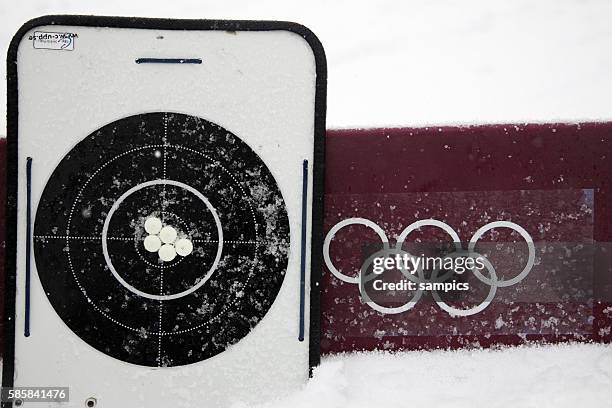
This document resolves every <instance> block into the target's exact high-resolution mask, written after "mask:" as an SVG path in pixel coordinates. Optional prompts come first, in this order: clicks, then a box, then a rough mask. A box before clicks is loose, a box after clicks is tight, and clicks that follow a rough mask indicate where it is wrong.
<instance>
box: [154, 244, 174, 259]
mask: <svg viewBox="0 0 612 408" xmlns="http://www.w3.org/2000/svg"><path fill="white" fill-rule="evenodd" d="M158 253H159V258H160V259H161V260H162V261H164V262H170V261H171V260H173V259H174V258H176V251H175V250H174V245H170V244H165V245H162V246H161V248H159V252H158Z"/></svg>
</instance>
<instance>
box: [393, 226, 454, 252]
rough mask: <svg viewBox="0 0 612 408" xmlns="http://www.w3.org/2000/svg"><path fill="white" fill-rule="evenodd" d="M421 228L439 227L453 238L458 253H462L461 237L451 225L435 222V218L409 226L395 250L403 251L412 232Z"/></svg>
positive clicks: (400, 236) (398, 240) (399, 237)
mask: <svg viewBox="0 0 612 408" xmlns="http://www.w3.org/2000/svg"><path fill="white" fill-rule="evenodd" d="M421 227H438V228H440V229H442V230H443V231H444V232H446V233H447V234H448V235H450V236H451V238H452V239H453V242H454V244H455V248H456V249H457V251H460V250H461V249H462V248H461V239H460V238H459V235H458V234H457V232H456V231H455V230H454V229H453V227H451V226H450V225H448V224H446V223H445V222H442V221H439V220H435V219H433V218H428V219H425V220H418V221H415V222H413V223H412V224H410V225H409V226H407V227H406V228H404V230H403V231H402V232H401V233H400V235H399V236H398V237H397V242H396V243H395V248H396V249H402V245H404V241H405V240H406V237H408V235H409V234H410V233H411V232H412V231H414V230H416V229H419V228H421Z"/></svg>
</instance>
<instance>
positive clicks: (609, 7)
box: [0, 0, 612, 408]
mask: <svg viewBox="0 0 612 408" xmlns="http://www.w3.org/2000/svg"><path fill="white" fill-rule="evenodd" d="M66 13H79V14H99V15H128V16H134V15H135V16H148V17H179V18H180V17H183V18H234V19H237V18H238V19H279V20H293V21H297V22H300V23H303V24H305V25H307V26H308V27H310V28H311V29H312V30H313V31H314V32H315V33H316V34H317V35H318V36H319V38H320V39H321V41H322V42H323V44H324V46H325V48H326V52H327V58H328V65H329V88H328V126H329V127H351V126H359V127H369V126H381V125H420V124H425V123H429V124H452V123H483V122H512V121H520V122H523V121H539V122H541V121H557V120H561V121H577V120H597V119H612V110H611V109H610V106H612V75H611V74H610V73H611V72H612V47H610V44H611V43H612V24H610V20H611V17H612V2H610V1H607V0H583V1H578V0H540V1H537V2H534V1H531V0H506V1H499V0H470V1H459V0H453V1H451V0H439V1H436V2H431V1H427V0H418V1H397V0H377V1H369V2H365V1H356V0H342V1H335V2H328V1H323V0H310V1H302V2H289V1H283V0H260V1H257V2H247V1H240V2H237V1H229V0H228V1H224V2H219V1H205V0H174V1H172V2H167V1H161V0H157V1H152V0H151V1H145V0H133V1H124V0H21V1H16V0H3V1H1V2H0V49H2V50H6V48H7V47H8V43H9V41H10V38H11V37H12V35H13V33H14V32H15V31H17V29H18V28H19V26H20V25H21V24H22V23H23V22H25V21H26V20H28V19H30V18H32V17H36V16H39V15H43V14H66ZM77 46H78V45H77ZM4 74H5V71H4V65H3V64H1V65H0V76H4ZM5 91H6V88H5V84H4V83H3V82H2V84H1V85H0V96H2V97H3V98H4V94H5ZM4 116H5V115H4V107H2V108H0V129H3V128H4V127H5V122H4ZM2 133H4V132H3V131H2V130H0V134H2ZM611 382H612V347H609V346H601V345H564V346H547V347H535V348H530V347H522V348H518V349H512V348H509V349H505V350H497V351H490V350H482V351H458V352H445V351H440V352H423V353H421V352H410V353H399V354H395V355H388V354H376V353H367V354H356V355H350V356H337V357H328V358H325V359H324V362H323V364H322V366H321V367H320V368H319V369H318V370H317V372H316V374H315V377H314V379H312V380H311V381H310V382H309V383H308V384H307V385H306V386H305V388H304V389H303V390H301V391H300V392H297V393H295V394H293V395H291V396H289V397H287V398H285V399H282V400H279V401H275V402H270V403H268V404H266V405H264V406H263V407H287V406H292V407H293V408H299V407H311V406H317V407H321V408H324V407H341V406H342V407H344V406H350V407H373V406H381V407H389V406H402V407H406V406H416V407H418V406H427V407H451V408H461V407H470V408H472V407H481V406H482V407H537V408H544V407H555V408H561V407H603V406H606V404H607V401H606V398H605V397H606V396H607V395H608V394H609V390H610V389H611V385H612V384H611ZM263 407H262V408H263Z"/></svg>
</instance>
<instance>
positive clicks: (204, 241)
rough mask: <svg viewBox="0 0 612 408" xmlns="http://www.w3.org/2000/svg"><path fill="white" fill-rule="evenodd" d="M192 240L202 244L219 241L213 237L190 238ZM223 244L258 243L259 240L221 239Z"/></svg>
mask: <svg viewBox="0 0 612 408" xmlns="http://www.w3.org/2000/svg"><path fill="white" fill-rule="evenodd" d="M192 241H193V242H199V243H203V244H218V243H219V241H217V240H214V239H192ZM223 243H224V244H248V245H255V244H258V243H259V241H226V240H223Z"/></svg>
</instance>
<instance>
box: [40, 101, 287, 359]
mask: <svg viewBox="0 0 612 408" xmlns="http://www.w3.org/2000/svg"><path fill="white" fill-rule="evenodd" d="M34 255H35V260H36V267H37V270H38V274H39V276H40V280H41V282H42V285H43V287H44V289H45V292H46V294H47V297H48V298H49V301H50V302H51V304H52V306H53V307H54V309H55V310H56V312H57V313H58V314H59V316H60V317H61V318H62V320H63V321H64V322H65V323H66V325H68V327H69V328H70V329H71V330H72V331H73V332H74V333H75V334H76V335H77V336H79V337H80V338H81V339H83V340H84V341H85V342H87V343H88V344H90V345H91V346H93V347H95V348H96V349H98V350H100V351H102V352H103V353H105V354H107V355H109V356H112V357H115V358H117V359H120V360H123V361H126V362H129V363H134V364H139V365H144V366H178V365H184V364H190V363H194V362H197V361H201V360H205V359H207V358H210V357H212V356H214V355H216V354H218V353H221V352H223V351H224V350H225V349H226V348H227V347H228V346H231V345H232V344H234V343H236V342H237V341H239V340H240V339H242V338H243V337H245V336H246V335H247V334H248V333H249V332H250V331H251V330H252V329H253V327H254V326H255V325H256V324H257V323H258V322H259V321H260V320H261V319H262V318H263V317H264V315H265V314H266V313H267V311H268V310H269V309H270V307H271V305H272V303H273V302H274V299H275V298H276V296H277V294H278V292H279V290H280V287H281V285H282V282H283V278H284V275H285V271H286V268H287V262H288V255H289V220H288V217H287V211H286V208H285V203H284V200H283V197H282V194H281V192H280V190H279V188H278V186H277V184H276V181H275V180H274V177H273V176H272V174H271V173H270V170H269V169H268V168H267V167H266V165H265V163H264V162H263V161H262V160H261V158H260V157H259V156H258V155H257V154H256V153H255V152H254V151H253V150H252V149H251V148H250V147H249V146H248V145H247V144H246V143H245V142H243V141H242V140H241V139H240V138H238V137H237V136H236V135H234V134H232V133H230V132H228V131H227V130H225V129H223V128H222V127H220V126H218V125H216V124H214V123H211V122H209V121H206V120H204V119H201V118H198V117H194V116H188V115H184V114H177V113H166V112H156V113H147V114H142V115H135V116H130V117H126V118H123V119H120V120H118V121H116V122H113V123H111V124H109V125H106V126H104V127H102V128H101V129H99V130H97V131H95V132H94V133H92V134H90V135H89V136H87V137H86V138H85V139H83V140H82V141H81V142H79V143H78V144H77V145H76V146H75V147H74V148H73V149H72V150H71V151H70V152H69V153H68V154H67V155H66V156H65V157H64V158H63V159H62V161H61V162H60V163H59V165H58V166H57V168H56V169H55V170H54V172H53V174H52V175H51V177H50V179H49V181H48V182H47V185H46V186H45V189H44V191H43V194H42V197H41V198H40V202H39V204H38V208H37V211H36V220H35V225H34Z"/></svg>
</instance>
